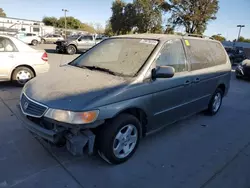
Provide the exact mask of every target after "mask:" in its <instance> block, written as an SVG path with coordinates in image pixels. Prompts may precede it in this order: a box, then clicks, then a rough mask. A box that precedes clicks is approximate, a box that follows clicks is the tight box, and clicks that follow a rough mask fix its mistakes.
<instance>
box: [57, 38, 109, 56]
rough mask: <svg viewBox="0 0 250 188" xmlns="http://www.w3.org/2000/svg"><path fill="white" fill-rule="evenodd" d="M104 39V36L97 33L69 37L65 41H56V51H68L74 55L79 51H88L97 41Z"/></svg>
mask: <svg viewBox="0 0 250 188" xmlns="http://www.w3.org/2000/svg"><path fill="white" fill-rule="evenodd" d="M102 40H104V38H103V37H98V36H97V37H96V36H95V35H80V36H78V37H77V38H68V39H67V40H64V41H57V42H56V51H57V52H58V53H67V54H70V55H73V54H75V53H77V52H78V51H86V50H88V49H90V48H92V47H93V46H94V45H96V44H97V43H99V42H101V41H102Z"/></svg>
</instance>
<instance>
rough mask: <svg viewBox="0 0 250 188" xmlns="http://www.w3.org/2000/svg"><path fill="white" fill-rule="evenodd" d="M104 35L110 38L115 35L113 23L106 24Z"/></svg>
mask: <svg viewBox="0 0 250 188" xmlns="http://www.w3.org/2000/svg"><path fill="white" fill-rule="evenodd" d="M104 34H105V35H107V36H109V37H111V36H113V35H114V33H113V30H112V26H111V23H110V21H109V20H108V21H107V22H106V26H105V30H104Z"/></svg>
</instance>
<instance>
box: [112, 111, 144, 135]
mask: <svg viewBox="0 0 250 188" xmlns="http://www.w3.org/2000/svg"><path fill="white" fill-rule="evenodd" d="M124 113H126V114H131V115H133V116H135V117H136V118H137V119H138V120H139V121H140V123H141V125H142V136H145V135H146V132H147V124H148V116H147V114H146V112H145V111H144V110H143V109H141V108H138V107H129V108H126V109H123V110H121V111H119V112H118V113H116V114H115V115H114V116H113V118H114V117H116V116H118V115H120V114H124Z"/></svg>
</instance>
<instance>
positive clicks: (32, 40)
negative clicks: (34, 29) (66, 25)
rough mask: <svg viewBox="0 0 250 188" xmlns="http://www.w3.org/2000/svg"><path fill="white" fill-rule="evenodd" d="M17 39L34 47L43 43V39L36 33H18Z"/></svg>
mask: <svg viewBox="0 0 250 188" xmlns="http://www.w3.org/2000/svg"><path fill="white" fill-rule="evenodd" d="M15 37H16V38H18V39H19V40H21V41H23V42H24V43H26V44H31V45H33V46H36V45H38V44H39V43H40V42H41V38H40V37H39V36H38V35H37V34H36V33H18V34H16V35H15Z"/></svg>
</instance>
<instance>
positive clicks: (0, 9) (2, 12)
mask: <svg viewBox="0 0 250 188" xmlns="http://www.w3.org/2000/svg"><path fill="white" fill-rule="evenodd" d="M0 17H6V13H5V12H4V10H3V9H2V8H0Z"/></svg>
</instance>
